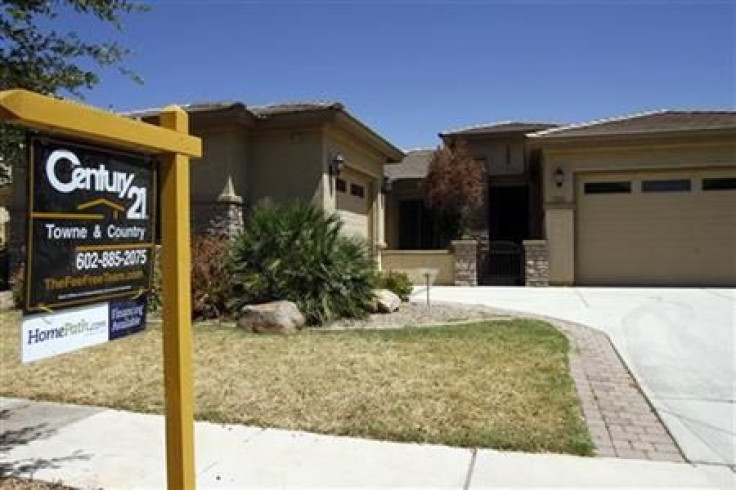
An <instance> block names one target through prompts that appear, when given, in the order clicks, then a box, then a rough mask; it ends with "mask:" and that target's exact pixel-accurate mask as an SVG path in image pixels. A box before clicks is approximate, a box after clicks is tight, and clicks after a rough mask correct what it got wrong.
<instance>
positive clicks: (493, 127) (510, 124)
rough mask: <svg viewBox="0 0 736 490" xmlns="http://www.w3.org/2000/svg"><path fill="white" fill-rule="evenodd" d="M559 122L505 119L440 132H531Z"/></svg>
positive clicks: (459, 134)
mask: <svg viewBox="0 0 736 490" xmlns="http://www.w3.org/2000/svg"><path fill="white" fill-rule="evenodd" d="M557 126H559V124H554V123H543V122H522V121H503V122H496V123H489V124H476V125H473V126H466V127H463V128H457V129H449V130H447V131H443V132H441V133H440V136H461V135H474V134H496V133H531V132H534V131H540V130H543V129H549V128H555V127H557Z"/></svg>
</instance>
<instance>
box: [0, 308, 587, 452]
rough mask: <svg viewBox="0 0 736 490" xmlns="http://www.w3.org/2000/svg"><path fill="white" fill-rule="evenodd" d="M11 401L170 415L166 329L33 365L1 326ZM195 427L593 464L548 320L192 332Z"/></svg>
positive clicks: (14, 327)
mask: <svg viewBox="0 0 736 490" xmlns="http://www.w3.org/2000/svg"><path fill="white" fill-rule="evenodd" d="M0 318H2V320H3V321H2V328H0V345H1V346H2V351H1V355H2V379H1V380H0V393H1V394H2V395H6V396H14V397H23V398H31V399H43V400H55V401H62V402H69V403H79V404H93V405H102V406H109V407H115V408H120V409H127V410H135V411H142V412H154V413H161V412H162V411H163V381H162V369H161V351H162V346H161V331H160V328H159V327H156V326H153V327H150V328H149V329H148V330H147V331H145V332H144V333H141V334H137V335H134V336H131V337H128V338H125V339H121V340H118V341H114V342H110V343H108V344H105V345H102V346H98V347H94V348H89V349H86V350H83V351H79V352H76V353H72V354H67V355H63V356H59V357H57V358H52V359H48V360H44V361H40V362H37V363H33V364H30V365H26V366H23V365H21V364H20V363H19V347H18V342H19V341H18V330H19V328H18V320H19V317H18V316H17V315H16V314H6V315H4V316H2V317H0ZM194 345H195V354H194V359H195V376H196V383H195V385H196V405H197V406H196V417H197V418H198V419H205V420H210V421H215V422H232V423H242V424H251V425H257V426H268V427H280V428H285V429H298V430H307V431H312V432H319V433H325V434H339V435H350V436H358V437H366V438H374V439H384V440H393V441H413V442H424V443H439V444H448V445H453V446H466V447H491V448H498V449H508V450H519V451H532V452H560V453H573V454H591V452H592V447H593V446H592V443H591V441H590V438H589V435H588V433H587V429H586V426H585V423H584V420H583V418H582V415H581V410H580V406H579V403H578V400H577V397H576V395H575V390H574V386H573V382H572V379H571V378H570V375H569V373H568V364H567V350H568V342H567V339H566V338H565V337H564V336H563V335H562V334H561V333H560V332H558V331H557V330H555V329H554V328H553V327H552V326H550V325H548V324H546V323H544V322H539V321H531V320H512V321H497V322H480V323H475V324H469V325H461V326H445V327H435V328H424V329H418V328H412V329H401V330H380V331H378V330H373V331H371V330H363V331H347V332H345V331H343V332H329V331H305V332H302V333H300V334H299V335H296V336H288V337H282V336H264V335H253V334H244V333H242V332H241V331H239V330H236V329H234V328H229V327H223V326H220V327H218V326H204V325H200V326H197V327H196V328H195V334H194Z"/></svg>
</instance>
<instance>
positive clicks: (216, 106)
mask: <svg viewBox="0 0 736 490" xmlns="http://www.w3.org/2000/svg"><path fill="white" fill-rule="evenodd" d="M179 106H180V107H181V108H182V109H184V110H185V111H187V112H209V111H219V110H223V109H231V108H233V107H238V106H240V107H242V108H245V104H243V103H242V102H237V101H216V102H193V103H189V104H179ZM163 109H164V108H163V107H152V108H150V109H138V110H135V111H128V112H123V113H122V115H123V116H128V117H150V116H156V115H158V114H159V113H161V111H162V110H163Z"/></svg>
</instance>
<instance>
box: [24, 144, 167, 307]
mask: <svg viewBox="0 0 736 490" xmlns="http://www.w3.org/2000/svg"><path fill="white" fill-rule="evenodd" d="M29 147H30V162H29V164H30V165H29V166H30V172H29V229H28V261H27V264H28V267H27V274H26V279H27V282H26V303H25V311H26V312H27V313H32V312H38V311H49V310H52V311H54V310H57V309H59V308H64V307H70V306H79V305H82V304H90V303H96V302H100V301H106V300H110V299H116V298H132V297H136V296H140V295H142V294H144V293H145V292H146V291H148V289H149V288H150V283H151V273H152V264H153V251H154V243H155V242H154V223H155V220H154V216H153V213H154V211H155V208H156V192H155V191H156V175H155V165H153V164H152V163H151V162H148V161H146V158H145V157H144V156H142V155H135V154H128V153H121V152H118V151H111V150H108V149H102V148H98V147H93V146H89V145H85V144H81V143H76V142H71V141H65V140H58V139H51V138H45V137H33V138H31V141H30V143H29Z"/></svg>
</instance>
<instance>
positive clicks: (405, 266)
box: [381, 250, 455, 286]
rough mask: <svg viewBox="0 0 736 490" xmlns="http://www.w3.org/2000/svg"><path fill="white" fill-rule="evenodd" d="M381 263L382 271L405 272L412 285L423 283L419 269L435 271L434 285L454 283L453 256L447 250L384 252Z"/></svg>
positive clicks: (423, 279)
mask: <svg viewBox="0 0 736 490" xmlns="http://www.w3.org/2000/svg"><path fill="white" fill-rule="evenodd" d="M381 263H382V268H383V269H384V270H392V271H400V272H405V273H406V274H407V275H408V276H409V278H410V279H411V280H412V282H413V283H414V284H418V285H421V284H424V283H425V280H426V279H425V278H424V277H423V276H422V272H421V269H436V270H437V276H436V278H435V281H434V284H436V285H440V286H452V285H453V284H454V283H455V256H454V254H453V253H452V252H450V251H449V250H384V251H383V252H382V253H381Z"/></svg>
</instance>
